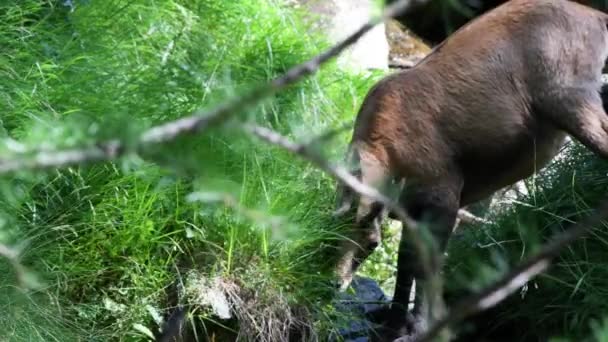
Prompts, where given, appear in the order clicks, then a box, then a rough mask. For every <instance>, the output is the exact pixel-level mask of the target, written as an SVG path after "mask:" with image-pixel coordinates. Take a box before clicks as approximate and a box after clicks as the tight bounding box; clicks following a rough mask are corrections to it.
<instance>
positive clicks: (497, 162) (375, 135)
mask: <svg viewBox="0 0 608 342" xmlns="http://www.w3.org/2000/svg"><path fill="white" fill-rule="evenodd" d="M607 23H608V16H606V15H605V14H603V13H601V12H599V11H596V10H593V9H591V8H588V7H585V6H583V5H579V4H576V3H573V2H569V1H565V0H512V1H508V2H507V3H505V4H503V5H501V6H499V7H497V8H496V9H494V10H492V11H490V12H487V13H486V14H484V15H482V16H481V17H479V18H477V19H475V20H473V21H472V22H470V23H469V24H467V25H465V26H464V27H462V28H461V29H460V30H458V31H457V32H456V33H454V34H453V35H452V36H451V37H449V38H448V39H447V40H446V41H444V42H443V43H441V44H440V45H438V46H437V47H436V48H435V49H434V50H433V51H432V52H431V53H430V54H429V55H428V56H427V57H426V58H425V59H423V60H422V61H421V62H420V63H419V64H418V65H416V66H415V67H414V68H412V69H410V70H406V71H403V72H399V73H395V74H392V75H390V76H388V77H386V78H385V79H383V80H381V81H380V82H379V83H378V84H376V85H375V86H374V87H373V89H371V90H370V91H369V93H368V95H367V97H366V98H365V100H364V103H363V105H362V106H361V109H360V111H359V114H358V115H357V118H356V122H355V128H354V132H353V136H352V141H351V144H350V146H349V155H350V156H349V164H350V165H351V168H353V170H356V171H358V173H359V175H360V179H361V180H362V181H363V182H364V183H366V184H370V185H374V186H378V187H380V188H381V189H384V190H386V189H389V190H390V189H391V187H393V188H394V187H395V186H396V185H395V183H392V182H391V180H397V181H403V180H404V181H405V189H404V190H403V193H402V195H401V196H400V201H401V203H402V204H403V206H404V207H405V208H406V209H407V210H408V212H409V213H410V215H412V216H413V217H414V218H415V219H421V218H422V217H423V216H424V215H423V214H424V213H427V214H430V215H431V216H429V220H430V223H431V224H432V225H431V231H432V233H433V234H434V236H435V238H436V240H437V241H438V242H439V248H440V249H444V248H445V245H446V244H447V241H448V239H449V235H450V233H451V228H452V226H453V225H454V222H455V220H456V213H457V212H458V209H459V208H461V207H464V206H466V205H467V204H471V203H474V202H476V201H479V200H481V199H484V198H486V197H488V196H490V195H491V194H492V193H494V192H495V191H497V190H499V189H501V188H503V187H505V186H507V185H510V184H512V183H514V182H517V181H519V180H521V179H523V178H526V177H528V176H530V175H532V174H533V173H534V172H535V171H538V170H539V169H541V168H542V167H543V166H545V165H546V164H547V163H548V162H549V161H550V160H551V159H552V158H553V157H554V156H555V155H556V153H557V152H558V149H559V148H560V146H561V145H562V143H563V141H564V138H565V136H566V135H567V134H569V135H571V136H572V137H573V138H575V139H577V140H579V141H580V142H581V143H583V144H585V145H586V146H588V147H589V148H590V149H591V150H593V151H595V152H596V153H598V154H600V155H602V156H604V157H608V131H607V130H608V116H606V113H605V112H604V109H603V107H602V101H601V98H600V95H599V89H600V87H601V72H602V68H603V66H604V62H605V60H606V58H607V57H608V30H607V28H606V25H607ZM339 192H340V194H341V195H340V196H339V199H338V200H339V205H340V206H341V210H340V212H344V211H345V210H347V209H348V208H349V207H350V206H351V203H353V202H355V200H354V197H353V196H354V194H353V193H352V192H351V191H349V190H348V189H344V188H340V189H339ZM383 215H384V214H383V213H382V212H381V211H379V210H378V204H377V203H373V202H372V201H371V200H369V199H367V198H360V199H359V203H358V206H357V218H356V221H357V223H358V227H359V228H358V230H357V234H356V236H354V237H353V240H354V241H355V242H356V243H352V242H344V244H343V246H342V256H343V258H342V260H341V262H340V265H339V266H338V272H339V274H340V276H341V277H342V282H343V287H344V286H345V285H347V284H348V283H349V281H350V278H351V277H352V274H353V272H355V271H356V268H357V266H358V265H359V264H360V263H361V262H362V261H363V260H364V259H365V258H366V257H367V256H368V255H369V253H371V251H372V250H373V249H374V248H375V246H376V245H377V244H378V243H379V241H380V230H379V226H380V223H381V221H382V219H383V217H384V216H383ZM403 240H407V239H406V238H404V239H403ZM357 245H359V246H360V247H362V248H358V247H357ZM401 245H402V246H401V247H400V252H399V265H398V276H397V289H396V290H395V297H394V303H397V304H401V305H405V304H407V300H406V298H407V296H406V295H405V294H404V293H403V292H404V291H405V290H406V289H407V290H409V287H408V285H411V278H412V277H416V278H420V277H421V276H422V275H421V274H420V271H419V270H418V267H417V266H416V263H415V259H416V256H415V255H414V254H413V253H412V251H411V246H408V242H407V241H402V243H401ZM408 294H409V291H408ZM401 323H402V322H401ZM395 324H399V322H397V323H395Z"/></svg>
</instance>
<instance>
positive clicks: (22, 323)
mask: <svg viewBox="0 0 608 342" xmlns="http://www.w3.org/2000/svg"><path fill="white" fill-rule="evenodd" d="M0 18H1V19H2V20H0V31H2V34H1V35H0V40H1V44H0V45H1V46H2V49H1V50H0V51H1V53H0V75H1V77H0V89H1V91H0V96H1V97H2V101H0V106H1V108H0V109H1V112H2V116H1V117H0V120H1V125H0V127H1V130H0V135H1V137H2V138H3V141H2V145H1V146H0V154H1V155H2V157H3V158H8V157H10V156H12V155H14V154H16V153H24V152H28V151H33V150H34V149H36V148H38V149H39V148H42V149H53V148H67V147H76V146H86V145H87V144H92V143H95V142H96V141H100V140H104V139H108V138H116V137H118V138H121V139H123V140H125V141H127V142H132V141H133V138H134V137H136V136H137V134H138V133H139V132H141V131H142V130H143V129H144V128H146V127H149V126H151V125H153V124H155V123H158V122H162V121H166V120H171V119H175V118H177V117H180V116H184V115H189V114H191V113H193V112H195V111H197V110H201V109H204V108H209V107H210V106H212V105H214V104H217V103H219V102H220V101H222V100H224V99H226V98H228V97H230V96H232V95H235V94H238V93H240V92H242V91H244V90H246V89H249V88H250V87H252V86H255V85H256V84H259V83H261V82H264V81H266V80H269V79H270V78H272V77H274V76H276V75H278V74H280V73H281V72H283V71H285V70H286V69H287V68H288V67H290V66H293V65H295V64H297V63H299V62H302V61H304V60H305V59H307V58H309V57H311V56H313V55H314V54H315V53H317V52H319V51H321V49H323V48H324V47H326V46H328V45H327V42H325V41H324V39H323V38H320V37H316V36H314V35H311V34H310V33H309V32H308V31H306V28H305V26H304V25H303V24H302V21H301V20H300V17H299V15H298V13H297V12H296V11H294V10H293V9H291V8H287V7H286V6H285V5H284V3H283V2H281V1H271V0H235V1H212V0H196V1H182V0H170V1H153V0H140V1H123V0H112V1H105V0H104V1H101V0H91V1H84V0H83V1H76V0H74V1H67V2H64V1H50V0H49V1H42V0H39V1H35V0H25V1H16V0H14V1H4V2H3V3H2V4H1V5H0ZM378 76H380V75H373V74H372V75H368V76H365V75H355V74H353V73H347V72H344V71H340V70H339V69H338V68H337V67H336V66H335V64H331V63H330V64H329V65H327V66H326V67H324V68H323V69H322V70H321V72H320V73H319V74H318V75H316V76H314V77H311V78H308V79H307V80H306V81H304V82H301V83H300V84H298V85H296V86H292V87H290V88H289V89H288V90H286V91H284V92H282V93H280V94H278V95H276V96H274V97H273V98H270V99H268V100H265V101H264V102H263V103H262V104H260V105H258V106H256V107H254V108H249V109H247V110H244V111H243V112H241V113H238V114H239V118H240V119H242V120H254V121H257V122H259V123H261V124H264V125H268V126H271V127H273V128H275V129H277V130H279V131H281V132H283V133H285V134H289V135H290V136H291V137H292V138H294V139H295V140H302V139H308V138H310V137H311V136H312V135H314V134H319V133H321V132H323V131H324V130H326V129H330V128H332V127H338V126H340V125H342V124H344V123H346V122H348V121H350V120H351V119H352V117H353V115H354V113H356V110H357V106H358V105H359V103H360V101H361V99H362V95H363V94H365V92H366V91H367V89H368V88H369V87H370V86H371V84H372V83H373V81H374V80H375V79H377V77H378ZM235 122H236V121H234V122H232V125H231V124H230V123H229V124H228V125H227V126H225V127H224V128H218V129H215V130H213V131H211V132H209V133H207V134H204V135H201V136H195V137H194V136H189V137H186V138H184V139H180V140H179V141H176V142H174V143H172V144H169V145H167V146H162V147H158V148H156V149H155V150H151V151H147V154H146V155H145V156H144V157H145V159H143V160H142V159H140V158H138V157H135V156H128V157H126V158H123V159H122V160H120V161H118V162H116V163H103V164H99V165H94V166H83V167H77V168H75V167H74V168H63V169H60V170H56V171H50V172H25V171H23V172H17V173H15V174H12V175H5V176H2V177H0V190H1V191H2V195H1V196H0V198H1V199H0V203H1V207H0V228H1V229H0V233H1V235H0V238H1V240H0V241H1V242H4V243H7V244H10V245H14V246H18V247H19V248H20V251H21V257H20V262H21V264H22V265H24V266H25V267H26V268H27V272H26V277H25V280H26V282H25V283H24V284H22V285H25V286H26V288H25V289H24V288H23V287H20V286H17V284H18V282H17V280H19V279H21V278H23V277H22V275H20V274H16V273H15V272H14V270H13V268H12V267H11V265H10V263H9V262H8V261H6V262H5V261H2V262H3V264H2V269H3V271H4V272H2V273H1V276H0V283H1V284H2V287H3V291H4V293H6V295H5V296H2V297H0V298H1V299H0V306H1V307H2V310H1V312H2V313H1V314H0V322H1V325H2V327H3V329H1V330H0V337H1V338H2V339H3V340H10V341H23V340H28V341H53V340H55V341H66V340H86V341H108V340H146V339H150V338H151V335H154V334H155V333H157V332H158V329H159V328H160V325H161V323H162V314H163V313H164V312H166V311H167V310H169V309H170V307H169V305H171V304H170V300H169V299H167V298H169V297H170V296H171V285H172V284H174V283H175V282H176V281H177V282H179V281H181V280H182V279H186V274H187V273H188V272H189V271H190V270H196V271H197V272H198V274H200V276H201V277H208V278H209V279H216V278H220V279H223V280H224V281H226V282H227V283H228V282H233V283H234V284H237V285H238V289H239V292H238V293H239V294H241V295H243V296H245V297H247V294H250V296H249V298H244V299H243V300H254V303H255V304H256V305H257V306H255V307H254V309H255V310H259V312H262V313H264V312H265V313H269V311H264V310H266V309H267V310H270V311H272V312H274V313H276V314H277V315H278V316H277V317H278V318H277V320H276V322H274V323H275V324H276V323H277V322H278V323H281V322H282V321H286V322H287V321H289V322H296V321H297V323H298V324H299V325H308V326H310V327H312V326H314V327H315V330H314V331H315V332H314V334H311V336H310V338H311V339H313V338H320V339H323V338H322V336H323V334H326V333H328V332H329V331H330V330H331V319H330V316H331V315H333V313H332V310H331V308H330V307H329V306H328V305H327V300H328V299H329V297H330V293H331V287H330V286H329V283H328V282H327V281H326V278H327V276H328V272H327V271H328V265H330V260H329V259H328V258H324V257H323V255H327V254H328V253H329V252H330V250H331V248H330V245H331V244H332V240H335V239H336V237H337V236H338V234H339V231H340V229H339V227H336V224H335V223H334V222H332V221H331V219H329V217H330V215H329V214H330V210H331V204H332V197H333V196H331V195H330V194H331V193H332V192H333V191H332V189H333V187H334V182H333V181H331V180H330V179H329V178H328V177H327V176H324V175H323V174H322V173H321V172H319V171H317V170H316V169H314V168H313V167H311V166H309V165H308V164H306V163H304V162H302V161H300V160H299V159H298V158H296V157H293V156H291V155H288V154H286V153H284V152H282V151H279V150H278V149H276V148H272V147H268V146H266V145H264V144H261V143H259V142H258V141H257V140H255V139H252V138H250V137H248V136H247V135H246V134H245V133H243V132H242V131H240V130H239V129H238V126H236V125H234V123H235ZM345 139H346V136H345V135H340V136H338V137H337V140H335V141H334V142H336V143H334V144H328V145H327V146H324V147H325V150H326V152H327V153H328V155H330V156H336V155H337V156H339V155H340V153H341V152H342V149H343V146H344V142H345ZM334 228H335V229H334ZM17 276H19V277H17ZM22 280H23V279H22ZM323 284H326V285H323ZM260 289H264V291H260ZM179 300H180V301H183V300H184V299H183V298H180V299H179ZM277 303H282V305H280V306H281V307H279V306H278V305H277ZM173 304H175V303H173ZM182 304H184V303H182ZM283 304H284V305H283ZM285 305H289V307H291V306H293V308H294V309H293V312H291V313H290V315H292V317H286V318H285V317H283V316H281V314H280V313H281V311H280V310H284V309H285ZM264 308H266V309H264ZM283 312H285V311H283ZM252 313H255V312H250V313H248V314H252ZM193 314H194V318H192V317H189V318H188V322H198V323H196V324H200V323H201V321H200V320H197V317H198V318H201V317H202V318H209V319H211V318H212V316H211V313H209V312H205V311H200V310H199V311H196V310H195V312H194V313H193ZM283 318H285V319H284V320H283ZM258 323H259V322H258ZM192 324H195V323H192ZM196 324H195V325H196ZM203 324H205V323H204V321H203ZM207 324H208V322H207ZM256 324H257V323H256V322H253V323H252V324H250V325H249V328H251V329H253V330H254V331H248V332H247V333H248V334H249V335H250V336H248V337H252V336H251V335H255V334H259V333H260V332H267V331H264V330H261V331H255V328H252V327H255V326H256ZM310 327H309V328H310ZM229 328H231V329H238V327H235V326H232V327H229ZM281 328H282V327H277V329H281ZM307 331H312V330H311V329H308V330H307ZM312 335H315V336H312ZM199 337H200V338H202V336H199Z"/></svg>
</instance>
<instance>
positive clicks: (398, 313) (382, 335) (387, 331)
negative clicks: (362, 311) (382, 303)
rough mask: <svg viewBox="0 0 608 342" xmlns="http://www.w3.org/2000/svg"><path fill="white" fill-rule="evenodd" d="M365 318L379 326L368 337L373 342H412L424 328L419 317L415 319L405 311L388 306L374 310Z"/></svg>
mask: <svg viewBox="0 0 608 342" xmlns="http://www.w3.org/2000/svg"><path fill="white" fill-rule="evenodd" d="M366 316H367V319H368V320H369V321H370V322H373V323H375V324H377V325H379V326H380V327H379V328H376V329H375V331H374V332H373V333H372V334H371V336H370V338H371V340H372V341H374V342H380V341H394V342H408V341H414V340H415V339H416V338H417V337H418V336H419V335H420V334H421V333H422V332H423V331H424V329H425V327H426V325H425V324H424V321H423V319H422V318H421V317H417V316H415V315H413V314H412V313H410V312H408V311H407V310H403V309H395V308H391V307H388V306H386V307H382V308H380V309H377V310H374V311H372V312H370V313H368V314H367V315H366Z"/></svg>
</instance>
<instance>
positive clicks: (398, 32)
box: [386, 20, 431, 69]
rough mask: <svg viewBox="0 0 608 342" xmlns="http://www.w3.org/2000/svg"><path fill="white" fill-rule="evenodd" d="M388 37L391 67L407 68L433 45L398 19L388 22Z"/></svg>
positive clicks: (427, 52) (424, 54)
mask: <svg viewBox="0 0 608 342" xmlns="http://www.w3.org/2000/svg"><path fill="white" fill-rule="evenodd" d="M386 37H387V40H388V44H389V47H390V53H389V62H388V64H389V67H391V68H399V69H406V68H411V67H412V66H414V65H415V64H416V63H418V61H420V60H421V59H422V58H424V57H425V56H426V55H428V54H429V52H431V47H430V46H429V45H428V44H426V43H425V42H424V41H422V39H420V38H419V37H418V36H416V35H415V34H414V33H413V32H411V31H410V30H408V29H407V28H406V27H405V26H403V25H402V24H401V23H400V22H398V21H397V20H388V21H387V23H386Z"/></svg>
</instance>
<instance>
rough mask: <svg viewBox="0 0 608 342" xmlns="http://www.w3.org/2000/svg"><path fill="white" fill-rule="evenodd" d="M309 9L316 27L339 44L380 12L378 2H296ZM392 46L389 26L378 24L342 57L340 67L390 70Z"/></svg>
mask: <svg viewBox="0 0 608 342" xmlns="http://www.w3.org/2000/svg"><path fill="white" fill-rule="evenodd" d="M295 2H296V3H297V4H298V5H300V6H304V7H305V8H307V9H308V10H309V11H310V12H311V14H314V15H311V19H314V21H313V22H314V25H313V26H314V27H316V28H317V29H321V30H322V32H324V33H325V35H326V36H327V37H328V39H329V40H330V42H332V43H337V42H339V41H341V40H343V39H344V38H346V37H347V36H349V35H350V34H352V33H354V32H355V31H356V30H358V29H359V28H360V27H361V26H362V25H364V24H365V23H367V22H368V21H369V20H370V19H371V17H372V15H373V14H374V13H375V12H377V13H379V11H378V8H377V1H374V0H295ZM388 54H389V46H388V42H387V40H386V32H385V26H384V25H383V24H379V25H376V26H375V27H374V28H373V29H372V30H370V31H369V32H367V33H366V34H365V35H364V36H363V37H361V39H359V41H357V43H355V44H354V45H352V46H351V47H350V48H348V49H347V50H346V51H344V52H343V53H342V54H341V55H340V56H339V57H338V65H340V66H341V67H343V68H347V69H352V70H354V71H365V70H369V69H380V70H387V69H388Z"/></svg>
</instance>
